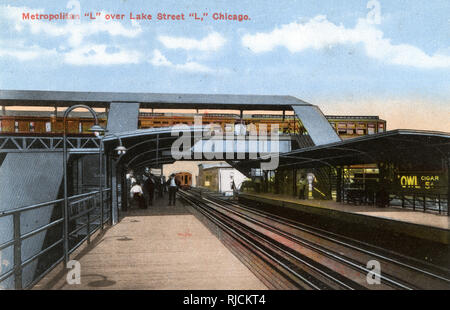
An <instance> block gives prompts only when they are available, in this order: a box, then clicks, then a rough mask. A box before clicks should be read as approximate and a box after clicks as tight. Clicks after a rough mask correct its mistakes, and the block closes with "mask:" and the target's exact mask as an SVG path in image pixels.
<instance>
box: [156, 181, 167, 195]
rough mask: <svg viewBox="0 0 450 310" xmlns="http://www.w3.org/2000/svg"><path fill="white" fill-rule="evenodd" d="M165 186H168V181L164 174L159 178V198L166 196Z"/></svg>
mask: <svg viewBox="0 0 450 310" xmlns="http://www.w3.org/2000/svg"><path fill="white" fill-rule="evenodd" d="M164 187H166V182H165V181H164V176H160V177H159V179H158V192H159V198H163V197H164Z"/></svg>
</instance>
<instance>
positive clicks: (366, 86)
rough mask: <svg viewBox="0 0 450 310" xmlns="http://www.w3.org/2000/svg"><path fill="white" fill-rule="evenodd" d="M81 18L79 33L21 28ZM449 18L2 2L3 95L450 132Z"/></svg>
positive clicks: (339, 7) (432, 12)
mask: <svg viewBox="0 0 450 310" xmlns="http://www.w3.org/2000/svg"><path fill="white" fill-rule="evenodd" d="M78 4H79V5H78ZM68 5H69V8H68V7H67V6H68ZM72 5H75V6H72ZM78 6H79V8H80V12H81V14H82V16H81V20H80V22H79V23H75V24H69V23H67V22H66V21H51V22H49V21H21V15H22V14H21V13H22V12H30V13H35V12H36V13H47V14H51V13H58V12H71V11H73V9H72V8H73V7H75V8H76V7H78ZM74 12H76V11H74ZM84 12H102V14H103V15H102V16H104V14H106V13H121V14H125V19H124V20H123V21H105V20H104V17H103V18H100V19H98V20H96V21H90V20H88V19H86V18H85V17H84V16H83V15H84ZM130 12H132V13H133V15H136V14H139V13H147V14H152V16H153V20H152V21H142V22H132V21H130V19H129V18H128V17H129V14H130ZM158 12H162V13H168V14H179V13H184V14H185V18H186V20H185V21H157V20H155V18H156V14H157V13H158ZM191 12H197V13H198V14H199V15H200V14H201V13H203V12H207V13H208V14H209V18H207V19H206V20H204V21H203V22H198V21H193V20H192V19H189V17H188V16H187V15H188V14H189V13H191ZM215 12H223V13H228V14H246V15H248V16H249V17H250V20H249V21H243V22H237V21H214V20H212V18H211V16H212V14H213V13H215ZM449 13H450V2H449V1H448V0H443V1H412V0H410V1H387V0H379V1H375V0H370V1H349V0H345V1H344V0H338V1H337V0H334V1H326V0H324V1H313V0H309V1H307V0H303V1H230V0H226V1H199V0H195V1H192V0H191V1H181V0H178V1H149V0H145V1H138V0H120V1H119V0H113V1H73V0H72V1H68V2H64V1H39V2H38V1H0V88H1V89H38V90H74V91H128V92H168V93H232V94H275V95H293V96H296V97H299V98H301V99H303V100H306V101H308V102H310V103H313V104H317V105H319V106H320V107H321V108H322V110H324V112H325V113H330V114H331V113H336V114H369V115H370V114H376V115H380V116H381V117H384V118H385V119H387V120H388V128H390V129H393V128H400V127H401V128H420V129H433V130H443V131H450V125H449V122H448V119H450V18H449Z"/></svg>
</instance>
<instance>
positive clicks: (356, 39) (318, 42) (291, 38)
mask: <svg viewBox="0 0 450 310" xmlns="http://www.w3.org/2000/svg"><path fill="white" fill-rule="evenodd" d="M242 44H243V46H245V47H247V48H249V49H250V50H251V51H253V52H255V53H261V52H268V51H271V50H273V49H274V48H276V47H278V46H283V47H285V48H287V49H288V50H289V51H290V52H292V53H296V52H301V51H303V50H306V49H323V48H326V47H331V46H334V45H343V44H363V46H364V48H365V51H366V53H367V55H368V56H369V57H372V58H375V59H378V60H381V61H385V62H387V63H391V64H397V65H405V66H412V67H417V68H425V69H432V68H449V67H450V56H449V55H443V54H434V55H432V56H430V55H428V54H426V53H425V52H423V51H422V50H420V49H419V48H417V47H415V46H413V45H409V44H399V45H395V44H392V43H391V40H390V39H388V38H384V34H383V32H382V31H381V30H379V29H378V28H376V24H375V23H373V22H371V21H369V20H367V19H359V20H358V22H357V24H356V26H355V27H354V28H345V27H344V26H343V25H342V24H341V25H336V24H333V23H331V22H330V21H328V20H327V18H326V16H322V15H320V16H316V17H314V18H312V19H310V20H309V21H308V22H306V23H298V22H292V23H290V24H285V25H282V26H281V27H277V28H275V29H274V30H273V31H271V32H265V33H263V32H260V33H256V34H253V35H251V34H246V35H244V36H243V37H242Z"/></svg>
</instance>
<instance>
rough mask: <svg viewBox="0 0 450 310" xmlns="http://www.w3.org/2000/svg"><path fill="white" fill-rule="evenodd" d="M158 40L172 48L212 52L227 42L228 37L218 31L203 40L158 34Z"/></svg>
mask: <svg viewBox="0 0 450 310" xmlns="http://www.w3.org/2000/svg"><path fill="white" fill-rule="evenodd" d="M158 40H159V41H160V42H161V43H162V44H163V45H164V46H165V47H166V48H171V49H176V48H180V49H185V50H199V51H204V52H211V51H217V50H219V49H220V48H221V47H222V46H224V44H225V43H226V39H225V38H224V37H223V36H222V35H221V34H220V33H217V32H213V33H210V34H209V35H207V36H206V37H204V38H203V39H201V40H195V39H190V38H185V37H171V36H162V35H161V36H158Z"/></svg>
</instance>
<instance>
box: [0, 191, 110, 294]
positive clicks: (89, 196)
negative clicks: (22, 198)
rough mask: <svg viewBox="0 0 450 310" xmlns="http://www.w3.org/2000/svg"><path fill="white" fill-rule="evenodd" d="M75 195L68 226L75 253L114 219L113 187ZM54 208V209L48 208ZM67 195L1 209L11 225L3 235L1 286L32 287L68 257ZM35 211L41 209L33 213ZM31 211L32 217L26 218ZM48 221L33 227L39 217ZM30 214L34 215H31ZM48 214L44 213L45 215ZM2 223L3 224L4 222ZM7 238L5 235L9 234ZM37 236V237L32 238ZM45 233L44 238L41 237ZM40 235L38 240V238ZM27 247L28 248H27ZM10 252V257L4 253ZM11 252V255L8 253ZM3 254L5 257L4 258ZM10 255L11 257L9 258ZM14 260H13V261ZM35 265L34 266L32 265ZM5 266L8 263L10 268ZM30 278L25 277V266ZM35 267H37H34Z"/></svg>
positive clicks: (0, 243)
mask: <svg viewBox="0 0 450 310" xmlns="http://www.w3.org/2000/svg"><path fill="white" fill-rule="evenodd" d="M102 192H103V195H100V191H98V190H97V191H92V192H89V193H84V194H79V195H74V196H71V197H69V213H68V220H69V230H68V232H69V233H68V238H69V240H68V244H69V247H68V249H67V250H68V254H71V253H73V252H74V251H75V250H76V249H77V248H78V247H79V246H80V245H81V244H83V242H84V241H87V242H88V243H90V239H91V236H92V235H93V234H94V233H95V232H96V231H97V230H98V229H100V228H101V227H102V225H101V221H102V220H101V214H103V224H104V223H106V222H108V221H109V220H110V219H111V210H110V205H111V189H109V188H107V189H104V190H103V191H102ZM100 197H103V208H104V210H103V212H101V210H100V205H101V204H100V199H101V198H100ZM45 208H51V210H48V209H47V210H46V212H45V210H44V211H43V209H45ZM63 209H64V199H63V198H62V199H57V200H53V201H48V202H44V203H39V204H34V205H30V206H25V207H21V208H17V209H12V210H7V211H0V221H4V223H3V227H7V228H9V229H8V230H7V231H6V232H5V231H3V233H2V235H1V236H0V289H13V288H14V289H28V288H31V287H32V286H33V285H35V284H36V283H37V282H39V281H40V280H41V279H42V278H43V277H44V276H45V275H47V274H48V273H49V272H50V271H51V270H52V269H53V268H54V267H56V266H57V265H58V264H59V263H61V262H62V261H63V260H64V257H65V255H66V253H65V249H64V246H63V244H64V241H65V240H64V234H63V222H64V216H63V214H64V212H63ZM32 212H41V213H40V214H39V213H38V214H37V215H40V216H37V215H36V214H32ZM27 214H28V220H27V221H26V222H25V221H24V219H26V217H27ZM45 214H47V216H48V217H50V218H49V220H48V221H47V223H45V224H42V225H40V226H39V227H35V228H33V229H30V228H29V226H33V223H32V222H33V221H31V220H30V219H31V218H32V219H35V218H37V219H36V220H35V221H37V222H38V221H39V218H41V220H42V218H43V217H45ZM30 215H31V216H32V217H30ZM43 215H44V216H43ZM0 226H2V225H0ZM8 236H9V239H8V240H7V241H4V240H2V238H8ZM33 237H34V239H35V240H32V239H33ZM39 237H41V240H42V241H39ZM36 239H38V240H36ZM40 242H41V244H42V246H38V247H39V249H37V250H35V251H31V253H27V255H24V252H30V251H29V250H30V248H33V243H34V245H36V244H39V243H40ZM24 250H26V251H24ZM5 253H6V258H5V257H4V256H3V255H2V254H5ZM8 254H9V255H8ZM2 256H3V258H2ZM8 258H9V259H8ZM11 263H12V264H11ZM30 266H31V268H29V267H30ZM3 267H6V268H5V269H6V270H2V269H4V268H3ZM26 268H29V270H27V272H26V277H25V278H26V279H25V278H24V270H26ZM33 268H34V269H33Z"/></svg>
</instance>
